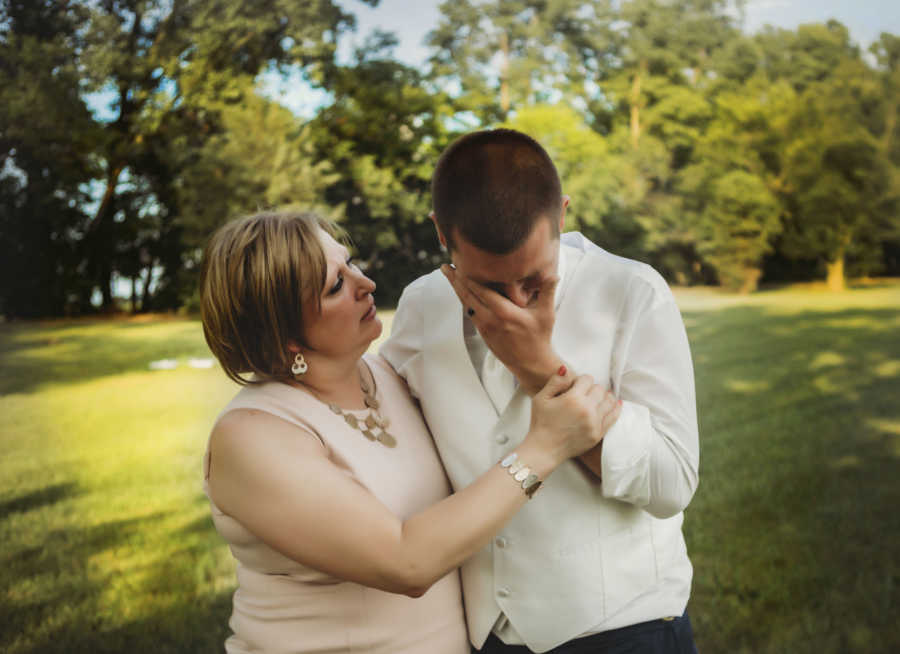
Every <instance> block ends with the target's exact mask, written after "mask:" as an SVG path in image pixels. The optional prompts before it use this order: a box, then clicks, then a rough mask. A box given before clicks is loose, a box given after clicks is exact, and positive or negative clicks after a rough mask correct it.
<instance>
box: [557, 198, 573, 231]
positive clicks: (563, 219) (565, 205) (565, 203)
mask: <svg viewBox="0 0 900 654" xmlns="http://www.w3.org/2000/svg"><path fill="white" fill-rule="evenodd" d="M570 199H571V198H569V196H568V195H564V196H562V211H561V212H560V214H559V232H560V234H562V232H563V231H564V230H565V225H566V209H567V208H568V207H569V201H570Z"/></svg>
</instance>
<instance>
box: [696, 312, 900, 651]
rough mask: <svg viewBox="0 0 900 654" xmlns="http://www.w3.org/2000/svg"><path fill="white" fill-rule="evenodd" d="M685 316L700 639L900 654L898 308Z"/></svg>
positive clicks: (757, 647)
mask: <svg viewBox="0 0 900 654" xmlns="http://www.w3.org/2000/svg"><path fill="white" fill-rule="evenodd" d="M685 320H686V322H687V323H688V324H689V325H694V327H691V328H689V337H690V340H691V344H692V351H693V355H694V360H695V369H696V378H697V391H698V408H699V416H700V433H701V482H700V487H699V489H698V492H697V495H696V497H695V498H694V501H693V502H692V504H691V506H690V507H689V509H688V511H687V518H686V522H685V533H686V538H687V541H688V550H689V553H690V554H691V558H692V560H693V562H694V565H695V578H694V590H693V593H692V599H691V615H692V619H693V620H694V622H695V631H696V635H697V640H698V644H699V645H700V649H701V651H708V652H726V651H727V652H753V653H764V652H792V653H802V652H816V654H824V653H827V652H851V651H852V652H894V651H900V633H898V631H897V629H896V624H895V623H896V615H897V610H898V607H897V588H900V567H898V561H900V513H898V512H897V508H896V507H897V506H900V403H898V401H897V398H898V397H900V312H898V311H897V310H895V309H873V310H865V309H852V310H843V311H803V312H798V313H794V314H792V315H781V314H779V313H777V312H776V313H773V312H771V311H769V310H767V309H766V308H765V307H747V306H742V307H734V308H728V309H722V310H719V311H716V312H709V313H702V314H692V313H685Z"/></svg>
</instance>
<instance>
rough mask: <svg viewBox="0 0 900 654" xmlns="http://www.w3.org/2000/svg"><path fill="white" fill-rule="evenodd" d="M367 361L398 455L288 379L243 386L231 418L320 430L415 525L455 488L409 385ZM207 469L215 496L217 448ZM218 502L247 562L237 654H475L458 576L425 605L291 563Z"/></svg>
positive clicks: (234, 623) (341, 463)
mask: <svg viewBox="0 0 900 654" xmlns="http://www.w3.org/2000/svg"><path fill="white" fill-rule="evenodd" d="M365 360H366V362H367V363H368V364H369V368H370V369H371V371H372V374H373V375H374V378H375V383H376V386H377V394H376V397H377V399H378V401H379V402H380V404H381V414H382V415H383V416H385V417H387V418H389V419H390V421H391V427H390V432H391V433H392V434H393V435H394V436H395V437H396V438H397V446H396V447H394V448H387V447H385V446H384V445H382V444H381V443H377V442H371V441H369V440H367V439H366V438H365V437H364V436H363V435H362V433H361V432H359V431H357V430H355V429H351V428H350V427H349V426H348V425H347V424H346V422H345V421H344V420H343V418H341V416H338V415H335V414H334V413H332V412H331V411H330V410H329V409H328V407H327V406H326V405H324V404H323V403H321V402H320V401H319V400H317V399H315V398H314V397H313V396H311V395H310V394H308V393H306V392H305V391H302V390H300V389H298V388H294V387H292V386H289V385H287V384H282V383H278V382H272V383H267V384H262V385H259V386H247V387H245V388H243V389H241V391H240V392H239V393H238V394H237V395H236V396H235V398H234V399H233V400H232V401H231V402H230V403H229V404H228V406H226V407H225V410H224V411H223V412H222V414H221V415H224V414H225V413H227V412H229V411H231V410H234V409H242V408H252V409H257V410H260V411H265V412H267V413H270V414H272V415H275V416H278V417H279V418H281V419H283V420H286V421H288V422H291V423H293V424H295V425H297V426H299V427H302V428H303V429H305V430H307V431H309V432H311V433H313V434H314V435H316V436H317V437H318V438H319V439H320V440H321V441H322V443H323V444H324V445H325V448H326V449H327V451H328V455H329V457H330V458H331V460H332V461H333V462H334V464H335V465H337V466H338V467H340V468H341V469H342V470H344V471H345V472H346V474H347V475H348V476H349V477H351V478H352V479H355V480H356V481H357V482H359V483H360V484H362V485H363V486H365V487H366V488H367V489H369V491H371V493H372V494H373V495H375V496H376V497H377V498H378V499H379V500H381V502H383V503H384V504H385V506H387V507H388V508H389V509H391V510H392V511H393V512H394V513H395V514H396V515H397V516H399V517H401V518H404V519H405V518H408V517H409V516H412V515H413V514H415V513H417V512H419V511H421V510H422V509H424V508H425V507H427V506H429V505H431V504H433V503H435V502H437V501H439V500H441V499H443V498H445V497H446V496H447V495H448V494H449V493H450V484H449V482H448V481H447V477H446V475H445V473H444V469H443V467H442V466H441V463H440V461H439V459H438V456H437V453H436V451H435V449H434V444H433V442H432V440H431V435H430V433H429V432H428V429H427V427H426V426H425V423H424V421H423V419H422V415H421V413H420V411H419V409H418V407H417V406H416V404H415V403H414V401H413V400H412V399H411V398H410V396H409V392H408V391H407V389H406V385H405V383H404V382H403V380H401V379H400V378H399V377H397V375H396V374H395V373H394V371H393V369H392V368H391V367H390V365H389V364H388V363H387V362H385V361H384V360H383V359H381V358H380V357H375V356H369V355H366V357H365ZM357 413H358V414H359V415H361V416H362V415H365V412H363V411H359V412H357ZM203 468H204V474H203V477H204V482H203V484H204V490H205V491H206V493H207V496H208V495H209V487H208V482H207V475H208V472H209V455H208V450H207V455H206V456H204V465H203ZM210 505H211V508H212V516H213V522H214V523H215V526H216V529H217V530H218V532H219V533H220V534H221V535H222V537H223V538H224V539H225V540H226V541H227V542H228V544H229V546H230V547H231V551H232V553H233V554H234V558H235V559H236V560H237V582H238V589H237V591H236V592H235V594H234V600H233V611H232V614H231V620H230V621H229V626H230V627H231V629H232V631H233V632H234V635H233V636H231V637H230V638H228V640H227V641H226V642H225V649H226V651H227V652H229V653H231V654H238V653H241V654H243V653H245V652H266V653H267V654H275V653H278V654H281V653H285V654H287V653H288V652H290V653H297V654H300V653H301V652H302V653H304V654H307V653H312V652H322V653H324V652H368V653H371V654H389V653H390V654H405V653H408V654H412V653H422V654H468V652H469V644H468V638H467V635H466V628H465V618H464V616H463V608H462V598H461V595H460V586H459V577H458V573H457V572H456V571H455V570H454V571H453V572H451V573H450V574H448V575H447V576H445V577H444V578H443V579H441V580H440V581H438V582H437V583H436V584H434V585H433V586H432V587H431V588H430V589H429V590H428V592H427V593H425V595H423V596H422V597H420V598H415V599H414V598H410V597H407V596H405V595H396V594H393V593H387V592H385V591H381V590H377V589H374V588H368V587H366V586H362V585H360V584H356V583H353V582H348V581H343V580H341V579H337V578H335V577H332V576H330V575H328V574H325V573H323V572H319V571H317V570H314V569H312V568H309V567H306V566H304V565H301V564H299V563H297V562H296V561H293V560H291V559H289V558H287V557H285V556H284V555H282V554H280V553H278V552H276V551H275V550H273V549H272V548H270V547H269V546H267V545H266V544H265V543H263V542H262V541H260V540H259V539H258V538H257V537H256V536H254V535H253V534H252V533H250V532H249V531H248V530H247V529H246V528H244V526H243V525H241V523H239V522H238V521H237V520H235V519H234V518H232V517H230V516H228V515H226V514H224V513H222V511H220V510H219V509H218V508H217V507H216V505H215V503H214V502H212V500H211V499H210ZM286 518H287V516H286ZM335 520H340V516H335Z"/></svg>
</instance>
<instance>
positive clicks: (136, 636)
mask: <svg viewBox="0 0 900 654" xmlns="http://www.w3.org/2000/svg"><path fill="white" fill-rule="evenodd" d="M165 518H166V514H164V513H156V514H152V515H149V516H143V517H140V518H131V519H125V520H116V521H110V522H107V523H103V524H100V525H95V526H90V527H83V528H67V529H57V530H53V531H51V532H49V533H48V534H47V535H46V537H45V538H44V539H43V542H42V543H41V544H40V545H38V546H32V547H24V548H20V549H18V550H17V551H15V552H13V553H12V554H11V555H10V556H8V557H4V559H5V560H4V565H6V566H8V567H9V568H10V569H12V570H14V571H15V575H14V578H13V579H12V580H11V581H12V582H13V583H11V584H10V587H11V589H12V590H11V591H10V592H9V593H7V594H6V595H5V597H2V598H0V625H3V628H2V631H0V651H4V652H5V651H11V650H13V651H16V652H21V653H23V654H82V653H83V654H88V653H92V654H93V653H102V652H110V653H112V652H115V653H119V652H129V653H134V652H147V653H150V652H153V653H169V652H171V653H176V652H221V651H223V644H224V641H225V638H226V637H227V635H228V633H229V631H228V626H227V621H228V616H229V615H230V608H231V594H232V593H231V591H230V590H223V591H220V592H209V590H208V589H205V588H201V587H200V584H201V579H200V578H201V577H202V576H203V575H202V574H200V575H199V576H198V575H197V574H195V572H196V568H198V567H199V568H202V567H203V565H204V562H205V561H207V562H208V555H209V552H210V551H211V549H212V548H213V547H215V546H221V540H220V539H219V537H218V534H216V532H215V530H214V528H213V525H212V521H211V519H209V518H206V519H205V520H197V521H195V522H194V523H191V524H190V525H189V526H188V527H187V528H185V529H179V530H177V531H176V532H175V533H174V534H173V537H172V539H171V541H169V542H172V541H174V542H176V543H177V542H180V539H181V538H182V537H185V540H188V541H191V543H192V544H191V545H190V546H186V547H183V548H181V549H176V550H175V551H170V552H166V555H165V556H158V557H154V558H153V559H152V561H151V563H149V564H148V565H146V566H137V567H131V568H127V569H125V570H102V569H100V570H98V569H97V564H94V563H92V562H91V559H92V557H94V556H95V555H104V554H105V555H107V556H108V555H109V554H110V552H117V551H123V552H125V553H126V555H127V553H130V550H131V549H132V548H133V547H141V546H142V545H143V539H142V535H143V534H146V533H153V532H155V531H158V530H159V529H160V528H161V523H162V521H163V520H164V519H165ZM192 535H193V536H194V537H193V538H190V536H192ZM196 536H200V538H197V537H196ZM133 544H136V545H133ZM143 546H144V547H146V545H143ZM123 574H125V575H128V576H129V577H131V578H132V579H130V580H129V581H128V584H127V585H128V586H129V587H131V588H132V592H133V596H134V597H139V598H143V601H139V602H137V603H135V602H134V601H133V598H132V599H131V600H129V606H130V611H129V613H132V615H123V614H122V613H121V611H122V606H121V605H120V604H119V603H117V602H116V601H115V600H112V602H111V604H110V600H109V598H108V593H109V591H110V583H111V582H112V581H113V576H115V575H123ZM48 577H49V578H50V581H43V580H45V579H47V578H48ZM35 585H36V586H40V585H43V587H44V588H45V589H46V590H45V591H44V592H43V593H41V594H40V598H39V599H30V600H25V601H22V600H21V599H19V600H18V601H17V598H16V595H15V594H14V593H15V592H16V591H15V587H16V586H24V587H25V588H28V587H29V586H35ZM134 613H138V615H133V614H134ZM21 635H25V638H26V640H17V639H18V638H19V637H20V636H21Z"/></svg>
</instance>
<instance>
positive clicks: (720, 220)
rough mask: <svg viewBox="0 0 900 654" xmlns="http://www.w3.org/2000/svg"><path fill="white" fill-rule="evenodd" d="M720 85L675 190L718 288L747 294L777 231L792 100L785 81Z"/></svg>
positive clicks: (759, 77) (760, 79)
mask: <svg viewBox="0 0 900 654" xmlns="http://www.w3.org/2000/svg"><path fill="white" fill-rule="evenodd" d="M722 88H724V89H726V90H723V91H721V92H720V93H719V94H718V95H717V96H716V97H715V101H714V116H715V117H714V118H713V120H712V122H711V123H710V125H709V127H708V128H707V129H706V131H705V133H704V134H703V136H702V137H701V138H700V139H699V140H698V142H697V145H696V148H695V149H694V151H693V153H692V158H691V162H690V164H689V165H688V166H686V167H685V168H684V169H683V170H682V171H681V172H680V174H679V183H678V192H679V194H680V195H682V197H684V199H685V202H684V205H683V209H684V212H685V216H686V219H687V220H688V221H689V222H690V223H692V224H693V225H694V227H695V234H696V239H697V248H698V252H699V253H700V254H701V256H702V257H703V258H704V260H705V261H706V262H707V263H708V264H710V265H711V266H712V267H713V268H714V269H715V270H716V273H717V275H718V278H719V280H720V281H721V282H722V284H723V285H724V286H726V287H728V288H731V289H734V290H739V291H741V292H743V293H748V292H751V291H753V290H756V286H757V283H758V281H759V279H760V277H761V276H762V272H763V257H764V255H765V254H767V253H769V252H771V251H772V241H773V238H774V237H775V236H776V235H777V234H778V233H779V232H780V231H781V229H782V214H783V213H784V212H783V209H782V205H781V201H780V197H779V195H778V193H779V191H780V190H781V189H782V188H783V186H784V180H783V177H782V155H781V152H782V150H783V148H784V144H785V142H786V141H787V120H788V118H789V116H790V115H791V112H793V111H794V110H795V108H796V103H797V97H796V93H795V92H794V91H793V89H792V88H791V86H790V85H789V84H787V83H786V82H778V83H774V84H773V83H770V82H769V81H768V79H766V78H765V77H764V76H763V75H756V76H754V77H753V78H751V79H749V80H746V81H745V83H744V84H736V85H731V84H724V83H723V84H722Z"/></svg>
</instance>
